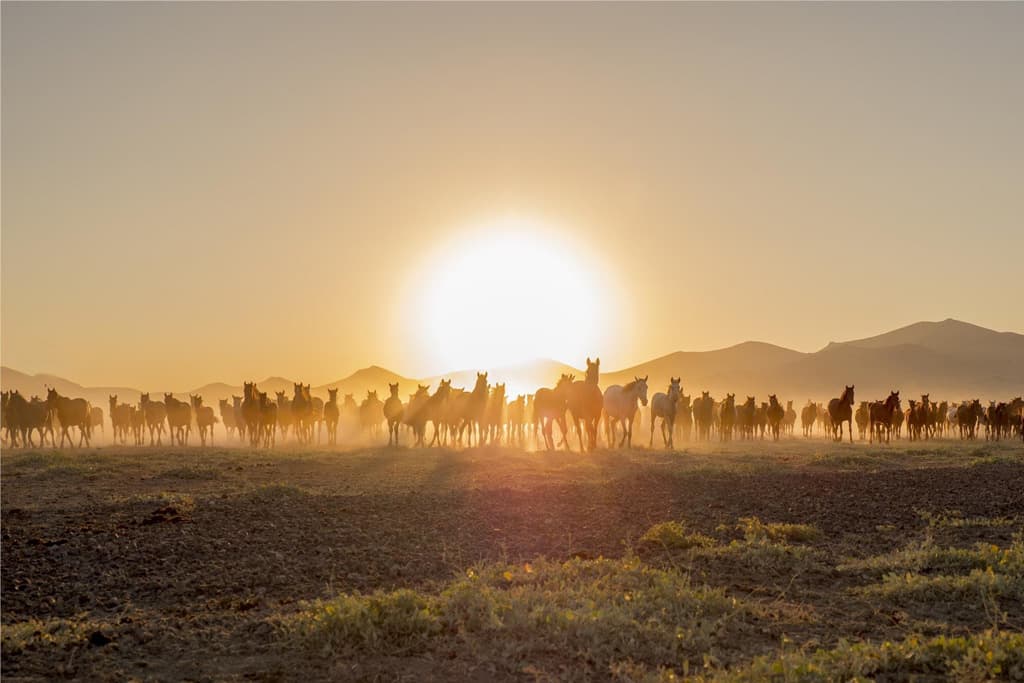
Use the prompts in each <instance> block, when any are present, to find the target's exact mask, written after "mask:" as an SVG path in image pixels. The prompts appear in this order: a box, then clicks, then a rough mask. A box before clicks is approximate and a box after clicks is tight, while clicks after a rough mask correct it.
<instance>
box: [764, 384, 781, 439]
mask: <svg viewBox="0 0 1024 683" xmlns="http://www.w3.org/2000/svg"><path fill="white" fill-rule="evenodd" d="M765 417H767V418H768V431H769V432H771V435H772V441H778V440H779V430H780V429H781V428H782V421H783V419H785V417H786V409H785V408H783V407H782V404H781V403H779V399H778V397H777V396H776V395H775V394H769V396H768V410H766V411H765Z"/></svg>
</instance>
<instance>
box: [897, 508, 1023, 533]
mask: <svg viewBox="0 0 1024 683" xmlns="http://www.w3.org/2000/svg"><path fill="white" fill-rule="evenodd" d="M917 516H918V517H920V518H921V519H922V520H923V521H925V522H927V523H928V526H929V527H930V528H932V529H965V528H994V527H1007V526H1015V525H1018V524H1020V523H1021V521H1020V518H1019V517H964V516H963V513H962V512H960V511H958V510H951V511H947V512H940V513H938V514H933V513H931V512H928V511H927V510H918V511H917Z"/></svg>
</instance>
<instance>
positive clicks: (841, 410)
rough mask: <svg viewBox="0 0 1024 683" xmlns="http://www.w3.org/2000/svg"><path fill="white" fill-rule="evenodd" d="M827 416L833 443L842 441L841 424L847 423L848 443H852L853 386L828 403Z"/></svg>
mask: <svg viewBox="0 0 1024 683" xmlns="http://www.w3.org/2000/svg"><path fill="white" fill-rule="evenodd" d="M828 414H829V418H830V422H831V427H832V437H833V439H834V440H835V441H842V440H843V423H844V422H845V423H847V427H848V428H849V433H850V443H853V386H852V385H851V386H848V387H846V388H845V389H843V394H842V395H841V396H840V397H839V398H834V399H832V400H831V401H829V402H828Z"/></svg>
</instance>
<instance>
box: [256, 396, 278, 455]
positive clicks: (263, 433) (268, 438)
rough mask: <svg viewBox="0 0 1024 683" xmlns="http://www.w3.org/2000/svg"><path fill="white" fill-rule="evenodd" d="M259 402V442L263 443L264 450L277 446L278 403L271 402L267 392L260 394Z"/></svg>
mask: <svg viewBox="0 0 1024 683" xmlns="http://www.w3.org/2000/svg"><path fill="white" fill-rule="evenodd" d="M258 400H259V427H258V430H259V433H258V436H257V440H262V441H263V447H264V448H270V447H271V446H276V445H277V402H276V401H271V400H270V398H269V397H268V396H267V392H265V391H261V392H259V394H258Z"/></svg>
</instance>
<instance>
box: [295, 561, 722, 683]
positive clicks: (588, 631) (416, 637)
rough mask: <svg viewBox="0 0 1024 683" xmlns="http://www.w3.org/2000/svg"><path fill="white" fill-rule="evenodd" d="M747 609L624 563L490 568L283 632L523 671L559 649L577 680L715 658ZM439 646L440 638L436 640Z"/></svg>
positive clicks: (299, 638) (328, 608) (306, 619)
mask: <svg viewBox="0 0 1024 683" xmlns="http://www.w3.org/2000/svg"><path fill="white" fill-rule="evenodd" d="M740 611H742V607H741V606H740V605H739V603H738V602H737V601H736V600H735V599H731V598H729V597H727V596H726V595H725V593H724V591H722V590H718V589H712V588H709V587H706V586H693V585H691V583H690V580H689V578H688V576H687V575H685V574H683V573H680V572H678V571H675V570H664V569H656V568H652V567H649V566H647V565H645V564H644V563H643V562H641V561H640V560H639V559H637V558H635V557H627V558H623V559H621V560H611V559H601V560H572V561H569V562H566V563H561V564H560V563H556V562H548V561H538V562H536V563H533V564H525V565H502V564H489V565H481V566H478V567H477V568H475V569H471V570H469V571H468V572H467V574H466V576H465V577H464V578H461V579H458V580H456V581H454V582H452V583H451V584H449V585H448V586H446V587H445V588H444V590H442V591H441V592H440V593H439V594H436V595H428V594H423V593H419V592H415V591H411V590H399V591H393V592H388V593H375V594H372V595H368V596H353V595H342V596H339V597H337V598H334V599H331V600H326V601H318V602H315V603H312V604H310V605H308V606H306V608H305V609H304V610H303V611H301V612H300V613H299V614H297V615H295V616H294V617H291V618H290V619H288V620H286V621H285V622H284V624H283V630H284V632H285V633H286V634H287V635H288V636H289V637H291V638H293V639H295V640H296V642H298V643H301V644H302V645H304V646H306V647H309V648H311V649H312V650H313V651H317V652H324V651H329V652H336V653H350V652H351V651H352V650H353V649H359V650H364V651H369V652H376V653H381V654H388V655H395V654H402V653H406V652H410V651H416V650H421V649H423V648H424V647H426V646H427V644H428V642H431V641H432V640H433V639H437V638H441V639H444V640H447V641H449V645H446V646H444V647H455V648H459V649H460V651H465V652H466V653H469V654H472V655H473V656H480V657H485V658H486V659H487V660H488V661H490V662H502V663H503V664H504V666H505V668H506V670H507V671H510V672H511V671H517V670H519V668H520V667H521V666H522V665H523V664H526V663H529V662H532V661H534V660H535V659H536V658H538V657H545V656H550V655H552V654H555V653H558V654H560V656H562V657H568V658H569V659H570V660H572V661H573V662H574V664H573V666H574V667H576V671H577V675H580V676H582V675H583V674H584V673H585V672H587V671H590V672H597V673H607V672H608V671H609V667H611V666H613V665H614V664H615V663H617V662H620V661H624V660H626V659H630V660H632V661H635V662H642V663H644V664H646V665H650V666H663V667H681V666H682V663H683V662H684V661H689V662H691V663H696V662H701V661H703V657H704V655H705V654H711V655H713V654H714V653H715V652H716V651H717V650H718V648H719V640H720V639H722V638H726V637H728V634H729V633H730V629H731V627H732V626H733V625H734V624H735V623H736V621H735V620H736V616H737V613H738V612H740ZM431 646H432V647H437V644H436V642H431Z"/></svg>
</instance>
